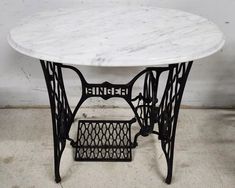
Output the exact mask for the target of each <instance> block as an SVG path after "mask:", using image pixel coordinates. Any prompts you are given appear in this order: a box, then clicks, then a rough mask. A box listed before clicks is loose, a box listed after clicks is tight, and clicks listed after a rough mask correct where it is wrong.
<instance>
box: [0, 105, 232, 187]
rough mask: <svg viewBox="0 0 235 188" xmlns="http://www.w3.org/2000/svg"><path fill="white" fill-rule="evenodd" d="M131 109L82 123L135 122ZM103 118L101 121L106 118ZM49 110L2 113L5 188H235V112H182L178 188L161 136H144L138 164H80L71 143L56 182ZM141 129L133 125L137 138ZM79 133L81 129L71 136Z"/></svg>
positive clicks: (87, 114)
mask: <svg viewBox="0 0 235 188" xmlns="http://www.w3.org/2000/svg"><path fill="white" fill-rule="evenodd" d="M132 115H133V114H132V113H131V112H130V111H129V110H128V109H90V108H87V109H82V110H81V111H80V115H79V117H78V118H80V119H81V118H82V119H85V118H88V119H89V118H97V117H98V116H100V117H101V118H103V119H110V118H111V119H113V118H117V119H120V118H122V119H130V118H131V117H132ZM100 117H99V118H100ZM50 118H51V117H50V111H49V109H1V110H0V130H1V131H0V187H1V188H8V187H9V188H36V187H40V188H41V187H42V188H44V187H48V188H54V187H58V188H72V187H79V188H89V187H91V188H93V187H95V188H106V187H107V188H112V187H114V188H132V187H138V188H145V187H147V188H156V187H163V188H164V187H171V188H194V187H195V188H198V187H200V188H204V187H205V188H210V187H211V188H212V187H213V188H217V187H219V188H220V187H224V188H232V187H235V110H205V109H204V110H200V109H182V110H181V111H180V116H179V122H178V128H177V136H176V146H175V159H174V173H173V180H172V184H171V185H170V186H169V185H166V184H165V183H164V177H165V174H166V162H165V158H164V155H163V153H162V150H161V147H160V144H159V141H158V139H157V137H156V136H154V135H151V136H150V137H141V138H140V139H139V146H138V147H137V148H136V149H134V150H133V161H132V162H115V163H111V162H104V163H102V162H75V161H73V157H72V149H71V147H70V145H69V144H67V146H66V149H65V151H64V154H63V156H62V162H61V175H62V182H61V183H59V184H56V183H55V182H54V177H53V145H52V129H51V119H50ZM137 130H138V126H137V125H134V126H133V134H134V132H136V131H137ZM75 134H76V124H74V126H73V127H72V130H71V136H75Z"/></svg>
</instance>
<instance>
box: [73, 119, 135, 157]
mask: <svg viewBox="0 0 235 188" xmlns="http://www.w3.org/2000/svg"><path fill="white" fill-rule="evenodd" d="M134 122H135V119H132V120H130V121H115V120H80V121H79V122H78V133H77V134H78V135H77V142H76V143H77V146H76V152H75V160H76V161H131V160H132V152H131V150H132V146H131V124H132V123H134Z"/></svg>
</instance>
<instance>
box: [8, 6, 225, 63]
mask: <svg viewBox="0 0 235 188" xmlns="http://www.w3.org/2000/svg"><path fill="white" fill-rule="evenodd" d="M224 41H225V40H224V36H223V34H222V32H221V31H220V30H219V29H218V27H217V26H216V25H215V24H214V23H212V22H211V21H209V20H207V19H205V18H202V17H200V16H197V15H194V14H190V13H187V12H182V11H179V10H172V9H162V8H156V7H130V6H129V7H128V6H117V7H89V8H77V9H66V10H65V9H60V10H57V11H51V12H43V13H38V14H35V15H33V16H31V17H29V18H26V19H24V20H22V21H21V22H20V23H19V24H18V26H16V27H15V28H13V29H12V30H11V31H10V32H9V35H8V42H9V44H10V45H11V46H12V47H13V48H14V49H15V50H17V51H19V52H20V53H23V54H25V55H28V56H31V57H35V58H38V59H42V60H48V61H53V62H59V63H64V64H75V65H90V66H110V67H115V66H116V67H122V66H123V67H125V66H155V65H156V66H157V65H161V64H171V63H180V62H186V61H191V60H196V59H199V58H203V57H206V56H209V55H211V54H213V53H215V52H217V51H218V50H220V49H221V48H222V47H223V45H224Z"/></svg>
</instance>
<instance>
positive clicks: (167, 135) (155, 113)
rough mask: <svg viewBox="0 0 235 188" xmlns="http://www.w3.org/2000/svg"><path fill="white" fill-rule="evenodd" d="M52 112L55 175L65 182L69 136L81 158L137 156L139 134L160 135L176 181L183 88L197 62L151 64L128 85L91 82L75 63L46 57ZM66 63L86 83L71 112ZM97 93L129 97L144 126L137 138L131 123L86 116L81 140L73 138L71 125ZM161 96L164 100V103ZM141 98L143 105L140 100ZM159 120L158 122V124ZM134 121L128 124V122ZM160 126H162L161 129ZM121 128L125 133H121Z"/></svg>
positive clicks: (106, 158)
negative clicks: (162, 82) (139, 85)
mask: <svg viewBox="0 0 235 188" xmlns="http://www.w3.org/2000/svg"><path fill="white" fill-rule="evenodd" d="M41 65H42V68H43V71H44V75H45V79H46V83H47V88H48V93H49V98H50V105H51V113H52V123H53V135H54V158H55V180H56V182H59V181H60V173H59V164H60V159H61V155H62V152H63V150H64V147H65V144H66V139H67V140H69V141H70V142H71V143H70V144H71V145H72V146H73V147H74V148H76V156H75V160H104V161H105V160H114V161H115V160H123V161H125V160H131V148H134V147H136V146H137V138H138V136H140V135H141V136H148V135H149V134H157V135H158V138H159V139H160V140H161V145H162V149H163V151H164V154H165V156H166V161H167V166H168V172H167V178H166V183H170V182H171V177H172V166H173V156H174V141H175V131H176V125H177V119H178V112H179V107H180V103H181V99H182V95H183V90H184V87H185V84H186V80H187V77H188V74H189V71H190V69H191V66H192V62H188V63H181V64H172V65H169V66H168V67H150V68H147V69H145V70H143V71H141V72H140V73H139V74H137V75H136V76H135V77H134V78H133V79H132V80H131V81H130V82H129V83H127V84H111V83H109V82H104V83H102V84H92V83H88V82H87V81H86V80H85V79H84V77H83V75H82V74H81V72H80V71H79V70H78V69H76V68H75V67H73V66H68V65H63V64H59V63H52V62H46V61H42V60H41ZM62 68H67V69H71V70H73V71H75V72H76V73H77V74H78V76H79V78H80V80H81V83H82V95H81V98H80V100H79V101H78V104H77V106H76V107H75V109H74V110H73V112H72V111H71V109H70V107H69V104H68V100H67V97H66V92H65V88H64V83H63V77H62V71H61V69H62ZM163 72H167V73H168V79H167V81H166V86H165V90H164V93H163V96H162V98H161V100H160V98H159V96H157V95H158V93H157V91H158V85H159V77H160V75H161V74H162V73H163ZM143 75H144V76H145V77H144V83H143V92H141V93H140V94H139V95H138V96H137V97H132V88H133V85H134V83H135V82H136V80H138V79H139V78H140V77H141V76H143ZM91 97H101V98H103V99H105V100H107V99H109V98H112V97H119V98H123V99H124V100H125V101H126V102H127V103H128V104H129V105H130V107H131V108H132V110H133V112H134V114H135V120H136V121H137V122H138V124H139V125H140V131H139V132H138V133H137V134H136V135H135V138H134V142H133V143H132V142H131V136H130V134H131V129H130V124H131V123H130V122H129V124H128V123H126V122H125V123H121V122H123V121H105V120H100V121H91V120H89V121H88V120H86V121H85V120H82V121H80V122H79V127H78V140H77V141H76V142H75V141H74V140H73V139H71V138H70V137H69V130H70V127H71V125H72V123H73V121H74V118H75V115H76V114H77V112H78V110H79V108H80V107H81V105H82V103H83V102H84V101H85V100H86V99H88V98H91ZM159 101H160V103H159ZM134 103H137V104H134ZM156 124H158V126H155V125H156ZM127 125H128V126H127ZM155 128H158V130H157V131H156V130H155ZM118 131H121V132H118Z"/></svg>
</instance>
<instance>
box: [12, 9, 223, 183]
mask: <svg viewBox="0 0 235 188" xmlns="http://www.w3.org/2000/svg"><path fill="white" fill-rule="evenodd" d="M8 42H9V44H10V45H11V46H12V47H13V48H14V49H15V50H17V51H19V52H20V53H22V54H25V55H28V56H31V57H34V58H37V59H40V62H41V66H42V69H43V72H44V75H45V80H46V84H47V89H48V94H49V99H50V106H51V114H52V124H53V137H54V168H55V181H56V182H60V181H61V177H60V173H59V166H60V159H61V156H62V153H63V150H64V148H65V144H66V140H68V141H70V144H71V146H72V147H74V148H75V160H77V161H130V160H132V152H131V151H132V149H133V148H135V147H136V146H137V145H138V143H137V139H138V137H139V136H140V135H141V136H144V137H146V136H148V135H150V134H156V135H158V138H159V140H160V142H161V146H162V149H163V152H164V154H165V157H166V161H167V177H166V183H168V184H169V183H170V182H171V179H172V166H173V156H174V141H175V132H176V125H177V119H178V113H179V108H180V103H181V99H182V95H183V91H184V87H185V84H186V80H187V77H188V74H189V72H190V69H191V66H192V63H193V60H196V59H199V58H203V57H206V56H209V55H211V54H213V53H215V52H217V51H218V50H220V49H221V48H222V47H223V45H224V42H225V40H224V36H223V34H222V33H221V31H220V30H219V29H218V28H217V26H216V25H215V24H213V23H212V22H211V21H209V20H207V19H205V18H202V17H200V16H197V15H193V14H190V13H187V12H183V11H179V10H172V9H163V8H156V7H140V6H139V7H135V6H134V7H133V6H132V7H131V6H129V7H128V6H116V7H111V6H102V7H87V8H84V7H80V8H76V9H59V10H56V11H51V12H43V13H38V14H35V15H32V16H31V17H29V18H26V19H24V20H22V21H21V22H20V23H19V24H18V25H17V26H16V27H15V28H13V29H12V30H11V31H10V32H9V35H8ZM72 65H86V66H104V67H105V66H106V67H126V69H127V68H128V67H134V66H144V67H147V68H146V69H144V70H143V71H141V72H140V73H138V74H137V75H136V76H135V77H134V78H133V79H132V80H131V81H130V82H129V83H127V84H111V83H109V82H104V83H101V84H94V83H88V82H87V81H86V80H85V78H84V76H83V75H82V73H81V72H80V71H79V70H78V69H77V68H76V67H74V66H72ZM160 65H161V66H160ZM63 69H71V70H73V71H75V72H76V73H77V75H78V77H79V78H80V79H81V85H82V95H81V98H80V100H79V101H78V103H77V106H76V107H75V109H73V110H72V109H71V107H70V106H69V103H68V100H67V96H66V90H65V87H64V81H63V71H62V70H63ZM163 73H164V74H167V75H168V76H167V79H166V80H165V88H164V92H163V93H162V94H159V93H158V85H159V80H160V77H161V75H163ZM137 80H138V81H139V80H141V81H142V82H143V91H142V92H140V93H139V95H137V96H133V92H132V89H133V86H134V84H135V83H136V81H137ZM91 97H101V98H103V99H104V100H107V99H110V98H113V97H119V98H123V99H124V100H125V101H126V102H127V103H128V104H129V105H130V107H131V109H132V110H133V112H134V114H135V116H134V117H133V119H131V120H129V121H124V120H80V121H79V122H78V136H77V140H76V141H74V140H73V139H72V138H70V137H69V131H70V128H71V126H72V124H73V122H74V118H75V116H76V114H77V112H78V110H79V108H80V107H81V105H82V103H83V102H84V101H85V100H86V99H88V98H91ZM135 121H137V122H138V124H139V126H140V129H139V132H138V133H137V134H136V135H135V136H134V139H133V141H132V139H131V125H132V124H133V123H134V122H135Z"/></svg>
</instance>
